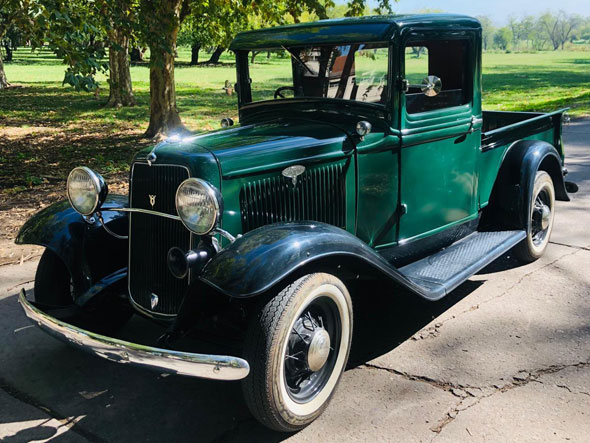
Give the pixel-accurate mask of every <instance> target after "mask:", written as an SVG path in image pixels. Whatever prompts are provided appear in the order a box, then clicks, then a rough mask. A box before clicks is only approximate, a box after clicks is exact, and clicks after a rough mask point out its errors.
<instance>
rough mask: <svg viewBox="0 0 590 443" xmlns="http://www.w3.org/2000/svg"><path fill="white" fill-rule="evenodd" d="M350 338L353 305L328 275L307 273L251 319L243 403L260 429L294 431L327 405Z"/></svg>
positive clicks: (303, 425)
mask: <svg viewBox="0 0 590 443" xmlns="http://www.w3.org/2000/svg"><path fill="white" fill-rule="evenodd" d="M351 339H352V302H351V299H350V295H349V293H348V290H347V289H346V286H345V285H344V283H342V281H340V280H339V279H338V278H336V277H334V276H333V275H330V274H323V273H322V274H309V275H306V276H305V277H302V278H300V279H298V280H297V281H295V282H293V283H292V284H290V285H289V286H287V287H286V288H284V289H283V290H282V291H281V292H279V293H278V294H277V295H275V296H274V297H272V298H271V299H270V300H269V301H268V302H267V303H266V304H265V305H264V306H262V308H261V309H260V311H259V312H258V313H257V315H255V316H254V317H253V318H252V321H251V322H250V326H249V329H248V333H247V337H246V341H245V356H246V359H247V360H248V362H249V363H250V365H251V370H250V374H249V376H248V377H247V378H246V379H245V380H244V381H243V382H242V387H243V391H244V396H245V399H246V403H247V404H248V407H249V409H250V411H251V412H252V414H253V415H254V416H255V417H256V418H257V419H258V420H259V421H260V422H261V423H263V424H264V425H266V426H267V427H269V428H271V429H275V430H278V431H286V432H291V431H296V430H299V429H301V428H303V427H305V426H307V425H308V424H310V423H311V422H312V421H314V420H315V419H316V418H317V417H318V416H319V415H320V414H321V413H322V412H323V411H324V409H325V408H326V407H327V406H328V402H329V400H330V398H331V397H332V395H333V393H334V391H335V389H336V385H337V384H338V381H339V380H340V376H341V375H342V372H343V371H344V368H345V366H346V362H347V360H348V354H349V351H350V343H351Z"/></svg>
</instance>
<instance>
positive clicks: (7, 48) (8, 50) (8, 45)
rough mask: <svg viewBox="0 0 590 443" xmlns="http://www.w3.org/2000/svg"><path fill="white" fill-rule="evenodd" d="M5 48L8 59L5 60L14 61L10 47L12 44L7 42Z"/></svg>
mask: <svg viewBox="0 0 590 443" xmlns="http://www.w3.org/2000/svg"><path fill="white" fill-rule="evenodd" d="M4 49H5V51H6V59H5V61H7V62H11V61H12V48H11V47H10V44H5V45H4Z"/></svg>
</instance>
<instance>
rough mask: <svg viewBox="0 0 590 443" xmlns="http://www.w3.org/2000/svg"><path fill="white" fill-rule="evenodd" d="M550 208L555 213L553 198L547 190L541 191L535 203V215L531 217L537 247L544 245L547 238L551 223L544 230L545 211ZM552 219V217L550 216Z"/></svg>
mask: <svg viewBox="0 0 590 443" xmlns="http://www.w3.org/2000/svg"><path fill="white" fill-rule="evenodd" d="M544 208H548V209H549V211H550V212H553V208H552V207H551V197H550V195H549V193H548V192H547V190H546V189H541V191H540V192H539V193H538V194H537V197H536V198H535V201H534V202H533V213H532V217H531V239H532V241H533V244H534V245H535V246H540V245H542V244H543V242H544V241H545V239H546V238H547V234H548V232H549V228H550V227H551V223H550V222H549V224H548V225H547V226H546V227H545V228H543V210H544ZM549 216H550V217H551V215H549Z"/></svg>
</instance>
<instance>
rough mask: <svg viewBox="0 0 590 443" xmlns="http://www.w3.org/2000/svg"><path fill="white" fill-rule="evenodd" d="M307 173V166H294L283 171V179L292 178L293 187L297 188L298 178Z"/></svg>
mask: <svg viewBox="0 0 590 443" xmlns="http://www.w3.org/2000/svg"><path fill="white" fill-rule="evenodd" d="M304 172H305V166H303V165H293V166H289V167H288V168H285V169H283V172H282V174H283V177H287V178H290V179H291V181H292V182H293V186H297V177H299V176H300V175H301V174H303V173H304Z"/></svg>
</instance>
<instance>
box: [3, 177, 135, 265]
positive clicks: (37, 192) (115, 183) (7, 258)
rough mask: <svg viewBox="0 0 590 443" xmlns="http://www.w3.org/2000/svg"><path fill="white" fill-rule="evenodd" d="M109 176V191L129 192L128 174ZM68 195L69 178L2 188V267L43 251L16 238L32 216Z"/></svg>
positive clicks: (32, 257)
mask: <svg viewBox="0 0 590 443" xmlns="http://www.w3.org/2000/svg"><path fill="white" fill-rule="evenodd" d="M105 179H106V180H107V183H108V184H109V193H111V194H124V195H125V194H127V193H128V181H127V174H125V173H118V174H112V175H110V176H106V177H105ZM65 198H66V194H65V179H64V180H59V183H50V184H42V185H39V186H33V187H30V188H27V189H21V190H16V191H15V190H14V189H5V190H2V191H0V266H2V265H7V264H17V263H22V262H24V261H27V260H32V259H35V258H37V257H39V256H40V255H41V254H42V253H43V248H42V247H38V246H34V245H17V244H15V243H14V240H15V239H16V236H17V234H18V231H19V230H20V228H21V227H22V226H23V225H24V224H25V222H26V221H27V220H28V219H29V218H30V217H31V216H33V215H34V214H35V213H37V212H39V211H41V210H43V209H44V208H46V207H47V206H49V205H51V204H53V203H55V202H58V201H60V200H63V199H65Z"/></svg>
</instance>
